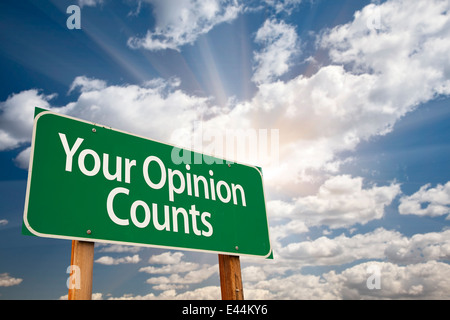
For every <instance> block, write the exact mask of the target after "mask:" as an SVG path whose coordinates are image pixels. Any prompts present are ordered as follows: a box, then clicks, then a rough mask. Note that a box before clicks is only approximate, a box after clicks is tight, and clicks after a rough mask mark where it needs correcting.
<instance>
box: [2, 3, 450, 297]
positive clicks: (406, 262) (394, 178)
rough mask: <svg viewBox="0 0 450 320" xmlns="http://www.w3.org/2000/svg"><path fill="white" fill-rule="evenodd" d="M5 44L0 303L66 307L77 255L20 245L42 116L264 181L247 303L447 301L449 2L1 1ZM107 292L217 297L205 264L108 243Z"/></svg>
mask: <svg viewBox="0 0 450 320" xmlns="http://www.w3.org/2000/svg"><path fill="white" fill-rule="evenodd" d="M70 5H77V6H78V7H79V8H80V18H81V19H80V27H81V28H80V29H77V28H69V27H68V20H70V19H71V15H72V11H69V13H67V8H68V7H69V6H70ZM69 22H70V21H69ZM69 26H70V23H69ZM0 38H1V40H2V41H1V46H0V68H1V71H2V72H1V73H0V77H1V86H0V299H67V290H68V289H67V278H68V276H69V274H68V273H67V268H68V267H69V265H70V250H71V242H70V241H68V240H58V239H47V238H38V237H32V236H25V235H22V234H21V228H22V220H23V209H24V202H25V191H26V184H27V175H28V171H27V170H28V162H29V156H30V145H31V135H32V128H33V115H34V108H35V107H36V106H37V107H41V108H45V109H48V110H51V111H54V112H58V113H61V114H65V115H69V116H72V117H77V118H80V119H83V120H87V121H92V122H96V123H101V124H104V125H107V126H110V127H113V128H117V129H120V130H124V131H127V132H131V133H134V134H138V135H142V136H145V137H149V138H151V139H155V140H159V141H164V142H167V143H171V144H175V145H179V146H183V147H186V148H193V147H197V150H198V148H200V150H199V151H205V152H207V153H209V154H211V153H213V154H214V155H217V156H221V157H226V158H231V159H234V160H236V161H240V162H244V163H251V164H254V165H258V166H260V167H262V170H263V174H264V189H265V198H266V208H267V215H268V221H269V225H270V238H271V243H272V248H273V254H274V259H273V260H266V259H258V258H249V257H241V269H242V277H243V285H244V296H245V298H246V299H333V300H334V299H450V265H449V261H450V228H449V225H450V224H449V223H450V221H449V220H450V170H449V169H450V126H449V123H450V108H449V106H450V59H449V54H448V53H449V52H450V1H448V0H417V1H408V0H386V1H354V0H336V1H334V0H333V1H331V0H283V1H274V0H264V1H256V0H255V1H239V0H206V1H205V0H203V1H199V0H170V1H169V0H117V1H112V0H70V1H65V0H64V1H62V0H54V1H32V0H23V1H12V0H4V1H1V2H0ZM243 132H244V133H249V132H250V133H254V134H257V137H258V145H257V147H258V148H259V150H258V151H257V152H255V151H254V149H251V148H250V146H249V144H247V149H246V150H247V151H248V152H241V153H239V152H237V150H231V149H227V148H224V147H223V146H224V145H225V143H224V141H226V137H228V136H230V135H231V136H232V137H236V138H237V139H242V141H247V140H245V139H246V136H245V134H243ZM212 137H213V138H214V139H212ZM198 141H200V145H199V144H198ZM258 148H257V149H258ZM249 150H253V152H252V151H249ZM261 150H262V151H261ZM235 151H236V152H235ZM48 191H49V192H51V186H50V187H49V190H48ZM93 277H94V280H93V298H95V299H105V300H106V299H219V298H220V286H219V274H218V260H217V255H215V254H211V253H202V252H191V251H181V250H166V249H160V248H143V247H133V246H123V245H112V244H96V247H95V255H94V275H93Z"/></svg>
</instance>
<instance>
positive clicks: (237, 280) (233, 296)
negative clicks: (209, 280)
mask: <svg viewBox="0 0 450 320" xmlns="http://www.w3.org/2000/svg"><path fill="white" fill-rule="evenodd" d="M219 272H220V290H221V293H222V300H244V289H243V287H242V277H241V263H240V260H239V256H229V255H223V254H219Z"/></svg>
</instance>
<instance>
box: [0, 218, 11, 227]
mask: <svg viewBox="0 0 450 320" xmlns="http://www.w3.org/2000/svg"><path fill="white" fill-rule="evenodd" d="M8 222H9V221H8V220H6V219H1V220H0V226H6V225H7V224H8Z"/></svg>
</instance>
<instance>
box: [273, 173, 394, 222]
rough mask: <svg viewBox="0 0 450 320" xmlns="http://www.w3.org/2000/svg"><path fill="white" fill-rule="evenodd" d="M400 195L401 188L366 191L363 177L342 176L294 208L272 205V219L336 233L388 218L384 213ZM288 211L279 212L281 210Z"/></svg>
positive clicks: (320, 188) (329, 180)
mask: <svg viewBox="0 0 450 320" xmlns="http://www.w3.org/2000/svg"><path fill="white" fill-rule="evenodd" d="M399 193H400V185H398V184H396V183H392V184H391V185H389V186H382V187H378V186H376V185H374V186H372V187H371V188H364V187H363V179H362V178H361V177H356V178H352V177H351V176H349V175H340V176H335V177H332V178H330V179H328V180H326V181H325V182H324V183H323V184H322V185H321V186H320V187H319V190H318V192H317V194H316V195H311V196H306V197H300V198H298V199H296V200H295V201H294V203H293V204H290V203H282V202H281V201H279V200H275V202H274V203H272V202H269V205H268V207H269V208H275V211H274V212H269V214H270V216H271V218H278V219H281V218H290V219H293V220H297V219H298V220H301V221H302V222H304V224H305V225H306V226H319V225H326V226H329V227H330V228H332V229H335V228H342V227H350V226H352V225H355V224H357V223H359V224H366V223H367V222H369V221H371V220H374V219H381V218H382V217H383V216H384V209H385V207H386V206H388V205H390V204H391V202H392V200H393V199H394V198H395V197H396V196H397V195H398V194H399ZM280 206H281V207H283V208H286V209H288V210H279V209H277V207H280Z"/></svg>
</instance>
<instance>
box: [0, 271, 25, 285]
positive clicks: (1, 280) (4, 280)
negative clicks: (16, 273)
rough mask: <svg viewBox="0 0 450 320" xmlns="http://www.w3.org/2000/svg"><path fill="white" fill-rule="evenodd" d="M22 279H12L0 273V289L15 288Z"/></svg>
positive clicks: (6, 274)
mask: <svg viewBox="0 0 450 320" xmlns="http://www.w3.org/2000/svg"><path fill="white" fill-rule="evenodd" d="M22 280H23V279H20V278H13V277H11V276H10V275H9V274H8V273H0V287H11V286H16V285H18V284H20V283H21V282H22Z"/></svg>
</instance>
